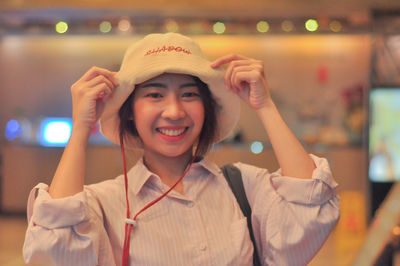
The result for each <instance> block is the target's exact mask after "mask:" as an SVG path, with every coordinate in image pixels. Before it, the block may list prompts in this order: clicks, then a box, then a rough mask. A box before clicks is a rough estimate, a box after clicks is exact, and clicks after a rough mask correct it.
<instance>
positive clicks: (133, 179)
mask: <svg viewBox="0 0 400 266" xmlns="http://www.w3.org/2000/svg"><path fill="white" fill-rule="evenodd" d="M192 169H199V170H206V171H207V172H210V173H211V174H212V175H214V176H217V175H219V174H220V173H221V169H220V168H219V167H218V166H217V165H216V164H215V163H213V162H211V161H208V160H206V159H202V160H201V161H199V162H197V163H193V165H192ZM192 169H191V170H190V171H189V173H188V174H190V172H191V171H192ZM155 176H156V175H155V174H154V173H152V172H151V171H150V170H149V169H148V168H147V167H146V165H144V163H143V157H142V158H141V159H139V160H138V161H137V162H136V164H135V166H133V167H132V168H131V170H129V172H128V182H129V183H128V186H129V188H130V189H132V192H133V193H134V194H135V195H137V194H138V193H139V192H140V190H141V189H142V188H143V186H144V185H145V184H146V182H147V181H149V179H150V178H151V177H155Z"/></svg>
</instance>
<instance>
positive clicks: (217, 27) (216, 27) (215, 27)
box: [213, 21, 226, 34]
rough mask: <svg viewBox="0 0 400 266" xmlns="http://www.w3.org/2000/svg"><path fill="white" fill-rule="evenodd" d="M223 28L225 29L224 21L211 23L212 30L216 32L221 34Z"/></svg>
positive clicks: (223, 30)
mask: <svg viewBox="0 0 400 266" xmlns="http://www.w3.org/2000/svg"><path fill="white" fill-rule="evenodd" d="M225 30H226V27H225V24H224V23H222V22H220V21H218V22H215V23H214V25H213V31H214V32H215V33H216V34H222V33H224V32H225Z"/></svg>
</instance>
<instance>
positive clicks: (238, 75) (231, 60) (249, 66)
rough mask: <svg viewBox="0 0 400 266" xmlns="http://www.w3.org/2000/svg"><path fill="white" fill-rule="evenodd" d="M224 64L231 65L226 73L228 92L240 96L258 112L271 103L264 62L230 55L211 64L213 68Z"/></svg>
mask: <svg viewBox="0 0 400 266" xmlns="http://www.w3.org/2000/svg"><path fill="white" fill-rule="evenodd" d="M224 64H229V65H228V68H227V70H226V72H225V85H226V89H227V90H231V91H232V92H234V93H236V94H238V95H239V96H240V97H241V98H242V99H243V100H244V101H245V102H246V103H247V104H249V105H250V106H251V107H253V108H254V109H256V110H257V109H260V108H262V107H264V106H266V105H268V104H269V103H270V102H271V95H270V92H269V88H268V85H267V82H266V80H265V75H264V64H263V62H262V61H260V60H255V59H252V58H248V57H245V56H242V55H237V54H230V55H226V56H222V57H219V58H217V59H216V60H215V61H214V62H212V63H211V67H212V68H217V67H219V66H222V65H224Z"/></svg>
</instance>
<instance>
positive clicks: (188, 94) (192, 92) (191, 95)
mask: <svg viewBox="0 0 400 266" xmlns="http://www.w3.org/2000/svg"><path fill="white" fill-rule="evenodd" d="M182 97H200V94H199V93H197V92H194V91H189V92H184V93H183V94H182Z"/></svg>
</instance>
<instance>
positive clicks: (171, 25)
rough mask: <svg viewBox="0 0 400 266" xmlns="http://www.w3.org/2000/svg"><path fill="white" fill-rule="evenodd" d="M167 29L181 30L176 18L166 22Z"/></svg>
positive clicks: (169, 30) (168, 30) (171, 30)
mask: <svg viewBox="0 0 400 266" xmlns="http://www.w3.org/2000/svg"><path fill="white" fill-rule="evenodd" d="M165 29H166V30H167V32H178V31H179V25H178V23H177V22H176V21H175V20H173V19H168V20H167V21H166V22H165Z"/></svg>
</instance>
